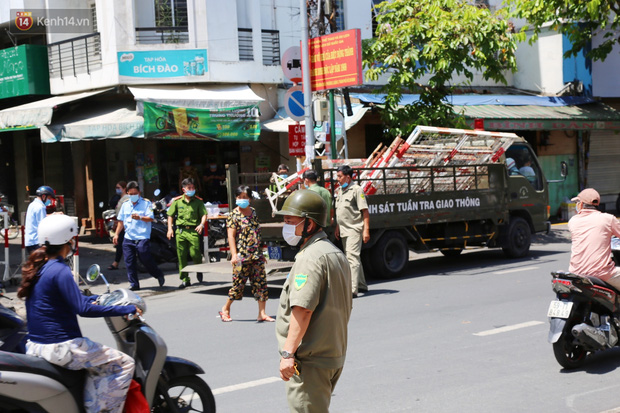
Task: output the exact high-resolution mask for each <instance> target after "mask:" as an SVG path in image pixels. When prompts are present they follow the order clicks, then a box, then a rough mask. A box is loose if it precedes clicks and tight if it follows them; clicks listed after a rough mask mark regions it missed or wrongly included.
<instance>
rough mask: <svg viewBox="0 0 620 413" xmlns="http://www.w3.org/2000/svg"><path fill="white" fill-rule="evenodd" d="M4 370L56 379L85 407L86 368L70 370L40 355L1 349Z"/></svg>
mask: <svg viewBox="0 0 620 413" xmlns="http://www.w3.org/2000/svg"><path fill="white" fill-rule="evenodd" d="M2 371H16V372H22V373H33V374H37V375H41V376H45V377H49V378H51V379H53V380H56V381H57V382H59V383H61V384H62V385H63V386H65V387H66V388H67V389H68V390H69V391H70V392H71V394H73V397H74V398H75V400H76V401H77V402H78V406H80V408H82V409H83V404H84V403H83V400H84V381H85V375H86V370H69V369H65V368H62V367H59V366H56V365H54V364H52V363H49V362H47V361H46V360H44V359H42V358H40V357H35V356H29V355H27V354H20V353H10V352H7V351H0V372H2ZM82 411H83V410H82Z"/></svg>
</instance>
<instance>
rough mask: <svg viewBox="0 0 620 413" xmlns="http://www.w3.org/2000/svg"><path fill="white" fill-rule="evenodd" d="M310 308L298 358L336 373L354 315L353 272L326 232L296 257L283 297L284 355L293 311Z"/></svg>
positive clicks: (279, 321) (279, 330)
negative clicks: (350, 320) (351, 318)
mask: <svg viewBox="0 0 620 413" xmlns="http://www.w3.org/2000/svg"><path fill="white" fill-rule="evenodd" d="M294 306H299V307H303V308H305V309H307V310H312V312H313V313H312V317H311V318H310V324H309V325H308V329H307V330H306V333H305V334H304V337H303V338H302V340H301V344H300V345H299V348H298V349H297V352H296V353H295V356H296V357H297V358H298V359H299V360H300V361H301V362H302V363H304V364H305V365H313V366H316V367H320V368H329V369H336V368H340V367H342V366H343V365H344V359H345V355H346V352H347V324H348V323H349V317H350V315H351V307H352V295H351V268H350V267H349V262H348V261H347V258H346V256H345V255H344V253H343V252H342V251H340V250H339V249H338V248H336V246H334V244H332V243H331V242H330V241H329V240H328V239H327V235H325V232H323V231H319V232H318V233H316V234H315V235H313V236H312V237H311V238H310V239H309V240H308V242H306V244H305V245H304V246H303V247H302V249H301V250H300V251H299V252H298V253H297V255H296V256H295V264H294V265H293V268H291V272H290V273H289V275H288V277H287V279H286V282H285V283H284V286H283V287H282V294H281V295H280V305H279V307H278V316H277V317H276V336H277V338H278V346H279V349H280V351H281V350H282V349H283V346H284V343H285V342H286V337H287V336H288V329H289V324H290V321H291V311H292V310H291V309H292V307H294Z"/></svg>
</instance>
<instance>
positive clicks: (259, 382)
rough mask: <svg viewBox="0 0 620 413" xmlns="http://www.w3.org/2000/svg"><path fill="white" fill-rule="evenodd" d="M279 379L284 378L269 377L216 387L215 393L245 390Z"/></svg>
mask: <svg viewBox="0 0 620 413" xmlns="http://www.w3.org/2000/svg"><path fill="white" fill-rule="evenodd" d="M278 381H282V379H281V378H279V377H267V378H265V379H260V380H254V381H247V382H245V383H239V384H233V385H232V386H226V387H220V388H219V389H214V390H213V394H214V395H218V394H223V393H230V392H231V391H237V390H245V389H249V388H251V387H257V386H262V385H264V384H271V383H275V382H278Z"/></svg>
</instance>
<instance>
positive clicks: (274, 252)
mask: <svg viewBox="0 0 620 413" xmlns="http://www.w3.org/2000/svg"><path fill="white" fill-rule="evenodd" d="M267 251H268V252H269V259H270V260H281V259H282V249H281V248H280V247H268V248H267Z"/></svg>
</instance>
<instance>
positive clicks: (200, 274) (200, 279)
mask: <svg viewBox="0 0 620 413" xmlns="http://www.w3.org/2000/svg"><path fill="white" fill-rule="evenodd" d="M196 279H197V280H198V282H199V283H201V282H202V273H201V272H199V273H197V274H196Z"/></svg>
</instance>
